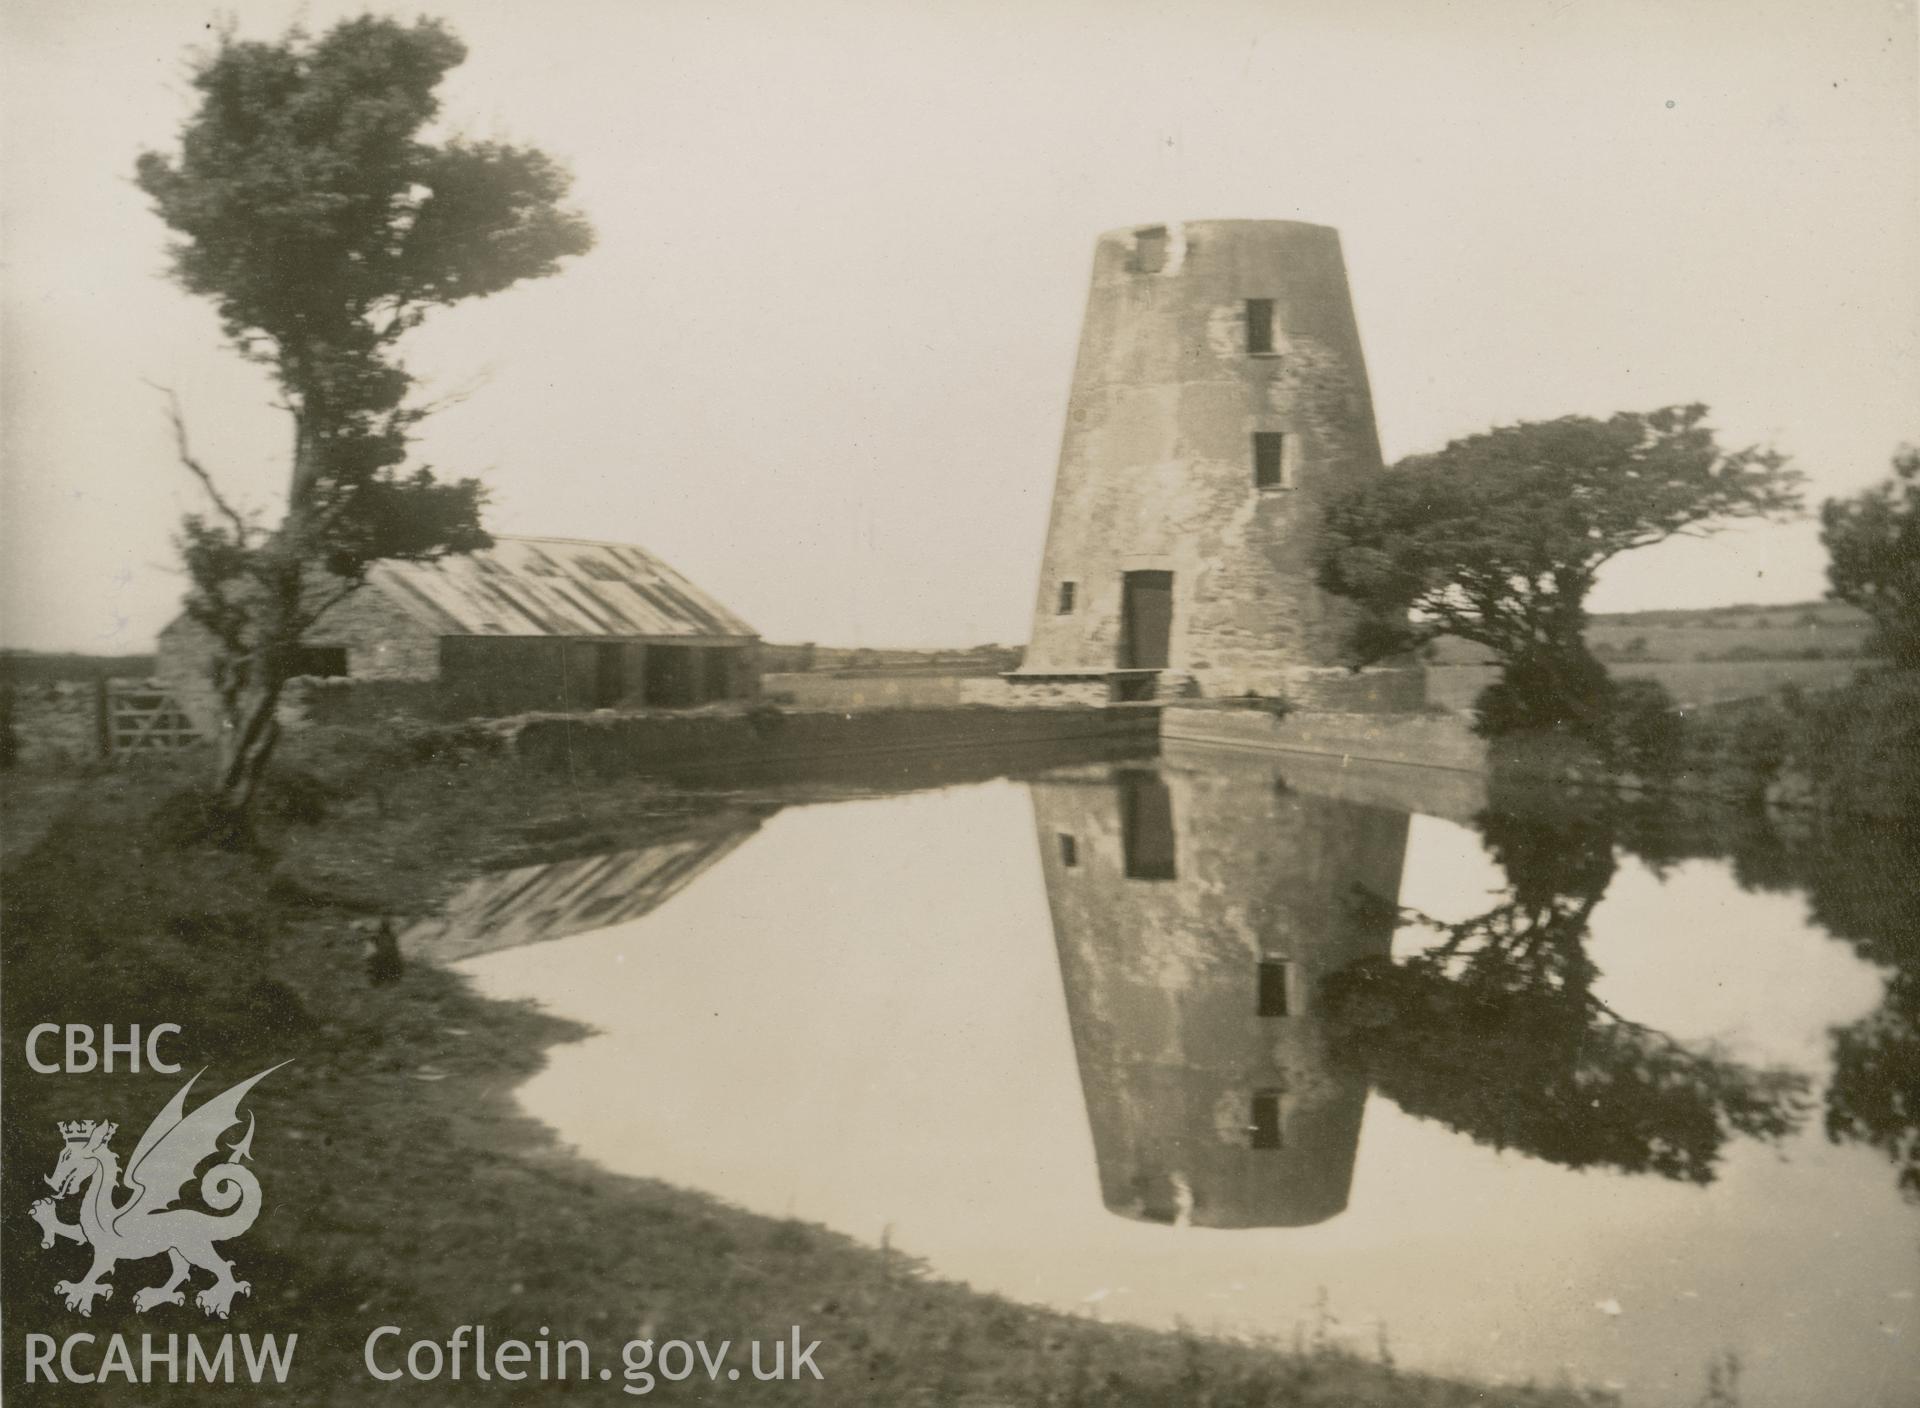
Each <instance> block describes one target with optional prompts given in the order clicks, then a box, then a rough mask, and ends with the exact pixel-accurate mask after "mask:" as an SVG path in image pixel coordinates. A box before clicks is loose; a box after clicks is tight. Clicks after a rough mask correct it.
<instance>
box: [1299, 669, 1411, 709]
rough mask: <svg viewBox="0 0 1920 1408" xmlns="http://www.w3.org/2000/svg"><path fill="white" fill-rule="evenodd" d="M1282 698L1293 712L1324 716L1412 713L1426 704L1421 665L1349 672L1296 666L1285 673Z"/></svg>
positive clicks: (1346, 670)
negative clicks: (1290, 706) (1291, 707)
mask: <svg viewBox="0 0 1920 1408" xmlns="http://www.w3.org/2000/svg"><path fill="white" fill-rule="evenodd" d="M1285 680H1286V683H1285V685H1284V687H1283V689H1282V697H1283V698H1285V699H1286V701H1287V702H1288V703H1289V704H1291V705H1293V706H1294V707H1295V708H1296V709H1301V710H1309V711H1313V712H1317V713H1324V714H1412V713H1418V712H1419V711H1420V710H1421V709H1422V708H1424V707H1425V705H1426V702H1427V672H1426V670H1425V669H1423V668H1422V667H1421V666H1418V665H1408V666H1399V667H1385V668H1373V669H1365V670H1348V669H1342V668H1339V667H1333V668H1321V669H1314V668H1311V667H1297V668H1294V669H1291V670H1288V671H1287V672H1286V676H1285Z"/></svg>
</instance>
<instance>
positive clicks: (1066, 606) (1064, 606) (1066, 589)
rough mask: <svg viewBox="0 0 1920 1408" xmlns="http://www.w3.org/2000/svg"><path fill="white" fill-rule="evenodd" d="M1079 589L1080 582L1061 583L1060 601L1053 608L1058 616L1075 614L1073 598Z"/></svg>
mask: <svg viewBox="0 0 1920 1408" xmlns="http://www.w3.org/2000/svg"><path fill="white" fill-rule="evenodd" d="M1078 591H1079V583H1077V582H1062V583H1061V584H1060V601H1059V604H1058V605H1057V606H1055V607H1054V609H1053V610H1054V614H1055V615H1056V616H1071V615H1073V599H1074V596H1075V595H1076V594H1077V592H1078Z"/></svg>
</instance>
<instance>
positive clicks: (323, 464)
mask: <svg viewBox="0 0 1920 1408" xmlns="http://www.w3.org/2000/svg"><path fill="white" fill-rule="evenodd" d="M465 56H466V49H465V47H464V46H463V45H462V44H461V43H460V41H459V40H458V39H457V38H455V37H454V35H453V34H452V33H451V32H449V31H448V30H447V29H446V28H445V27H444V26H443V25H441V24H440V23H439V22H437V21H434V20H427V19H422V20H419V21H416V22H414V23H413V24H411V25H403V24H400V23H398V22H396V21H393V20H389V19H384V18H377V17H373V16H362V17H361V18H358V19H352V20H347V21H344V22H342V23H341V24H338V25H336V26H335V27H334V28H333V29H331V30H329V31H328V32H327V33H326V34H324V35H322V36H321V37H319V38H317V39H315V38H312V37H310V36H309V35H307V34H306V33H305V32H303V31H301V30H299V29H295V30H292V31H290V32H289V33H287V34H286V35H285V36H283V37H282V38H280V39H278V40H275V41H272V42H252V41H242V40H240V39H238V38H236V37H235V35H234V34H233V33H231V32H230V31H229V32H223V33H221V34H220V35H219V36H218V38H217V41H216V44H215V47H214V48H213V49H212V51H211V52H209V53H207V54H206V55H204V56H202V57H201V58H200V59H199V60H198V61H197V62H196V64H195V66H194V69H193V86H194V88H195V89H196V90H197V91H198V93H199V106H198V108H197V110H196V111H195V112H194V114H193V115H192V116H191V117H190V118H189V119H188V121H187V122H186V124H185V126H184V128H183V130H182V132H181V134H180V143H179V149H178V152H177V153H176V154H171V155H168V154H162V153H159V152H147V153H145V154H143V155H142V156H141V157H140V158H139V162H138V168H137V179H138V182H139V185H140V188H141V189H142V190H143V191H145V192H146V194H147V195H148V196H149V197H151V198H152V201H153V205H154V209H155V211H156V212H157V213H158V214H159V216H160V218H161V219H162V220H163V221H164V222H165V223H166V224H167V225H168V227H169V228H170V229H172V230H173V231H174V233H175V235H176V236H177V238H176V239H175V240H174V241H173V243H172V244H171V246H170V251H169V252H170V257H171V272H172V276H173V278H174V279H175V280H176V281H177V282H178V283H179V284H180V285H181V287H183V288H185V289H186V290H188V291H189V292H191V293H194V294H197V295H200V296H202V297H205V298H207V299H209V300H211V301H212V302H213V304H214V306H215V307H216V308H217V309H218V311H219V314H220V319H221V325H222V327H223V329H224V331H225V333H226V335H227V337H228V338H229V339H230V340H231V342H232V344H233V345H234V346H235V347H236V348H237V349H238V350H239V351H240V353H241V354H242V355H243V356H245V357H247V358H249V359H250V360H253V361H255V362H258V363H261V364H263V365H264V366H266V367H267V368H268V369H269V371H270V374H271V375H272V377H273V379H274V381H275V383H276V385H277V387H278V390H279V392H280V394H281V396H282V404H283V406H284V408H285V409H286V411H287V412H288V414H289V415H290V417H291V418H292V422H293V436H292V469H291V473H290V476H289V482H288V488H287V498H286V503H285V509H284V514H283V515H282V516H281V518H280V519H279V521H278V522H276V523H271V524H263V523H260V522H258V521H256V520H254V519H253V518H251V517H249V516H248V515H246V514H243V513H241V512H240V511H238V510H237V509H236V508H235V506H234V505H233V503H232V501H231V500H229V499H228V498H227V497H226V496H224V495H223V494H222V493H221V491H220V489H219V487H218V485H217V484H216V482H215V479H214V476H213V475H212V474H211V473H210V472H209V471H208V470H207V468H206V467H205V466H204V465H203V464H201V462H200V461H199V460H198V459H197V458H195V456H194V455H193V453H192V451H191V449H190V448H189V446H188V442H187V435H186V427H185V424H184V421H183V420H182V418H181V414H180V409H179V406H178V405H177V403H176V404H173V406H172V415H173V427H174V431H175V435H176V438H177V446H178V450H179V455H180V459H181V461H182V463H183V464H184V465H185V466H186V467H187V468H188V469H189V470H190V471H191V472H192V473H193V474H194V475H195V476H196V477H197V478H198V479H199V480H200V482H201V484H202V485H203V486H204V488H205V489H206V491H207V493H208V495H209V496H210V498H211V501H212V504H213V509H212V511H210V512H208V513H203V514H194V515H190V516H189V517H188V518H187V519H186V520H185V522H184V524H183V526H182V532H181V550H182V555H183V557H184V559H185V563H186V567H187V572H188V576H189V579H190V583H191V585H190V589H189V594H188V598H187V611H188V613H189V615H190V616H191V617H192V618H193V619H194V620H195V621H197V622H198V623H199V624H200V625H202V626H203V627H205V628H206V629H207V630H208V631H209V632H210V633H211V634H212V635H213V637H214V639H215V640H216V641H217V642H218V646H219V650H220V659H219V662H218V666H217V670H216V681H215V682H216V684H217V685H218V687H219V689H220V693H221V698H222V703H223V706H224V709H225V713H226V725H227V737H226V738H225V739H224V740H223V742H224V745H225V746H224V747H223V750H222V759H221V776H220V789H221V792H222V794H223V796H224V797H225V798H226V799H228V800H229V801H230V802H232V803H234V804H236V805H241V806H244V805H245V803H246V802H247V801H248V800H249V799H250V798H251V796H252V792H253V788H254V786H255V785H256V784H257V782H258V778H259V773H260V770H261V769H262V768H263V767H264V765H265V761H266V757H267V755H268V754H270V752H271V750H272V744H273V738H274V734H275V727H274V723H273V711H274V705H275V704H276V703H277V700H278V697H279V694H280V690H281V687H282V685H283V684H284V683H285V680H286V678H287V675H288V671H289V670H290V669H291V668H293V663H294V661H295V659H296V658H297V651H298V647H299V644H300V641H301V639H302V637H303V635H304V634H305V633H306V632H307V631H308V630H310V629H311V628H312V626H313V625H314V623H315V622H317V621H318V620H319V619H320V617H321V616H322V615H323V614H324V613H325V612H326V611H327V610H328V609H330V608H331V607H332V606H333V605H334V604H335V603H337V602H338V601H340V600H342V599H343V598H344V597H345V596H346V595H347V594H349V593H351V592H352V591H353V590H354V589H355V588H356V587H357V586H358V585H359V584H360V582H361V581H362V580H363V579H364V577H365V574H366V571H367V569H368V567H369V566H370V565H371V564H372V563H374V562H376V561H379V560H381V559H383V558H406V559H413V560H431V559H434V558H437V557H440V556H443V555H445V554H448V553H458V552H467V551H472V550H473V549H475V548H477V547H483V546H485V545H486V544H487V543H488V541H489V539H488V537H487V535H486V533H485V531H484V530H483V529H482V527H481V524H480V509H481V505H482V503H483V502H484V499H485V492H484V490H483V488H482V486H481V485H480V484H479V483H478V482H477V481H475V480H472V479H465V478H462V479H456V480H452V481H446V480H442V479H440V478H438V477H437V476H436V475H435V474H434V473H433V471H432V469H431V468H428V467H417V468H413V469H411V470H408V469H405V468H403V466H404V465H405V462H406V459H407V450H408V442H409V439H410V435H411V432H412V430H413V428H414V427H415V426H416V425H417V424H418V423H419V421H420V419H421V418H422V417H423V416H424V415H426V414H427V413H428V409H429V408H427V407H423V406H420V405H418V404H415V403H412V402H410V401H409V399H408V393H409V390H410V388H411V385H412V381H411V378H410V377H409V375H408V373H407V371H406V368H405V366H404V364H403V363H402V361H401V358H400V344H401V340H402V339H403V338H404V337H405V335H406V334H407V333H408V332H410V331H411V330H413V329H414V328H415V327H417V326H418V325H419V324H420V322H421V320H422V319H423V318H424V317H425V316H426V315H427V313H428V311H429V310H431V309H433V308H436V307H445V306H448V305H450V304H454V303H458V302H462V301H465V300H467V299H471V298H480V297H484V296H486V295H488V294H492V293H498V292H500V291H501V290H503V289H506V288H509V287H511V286H512V285H514V284H516V283H518V282H520V281H522V280H525V279H535V278H541V277H544V276H546V275H548V274H551V273H553V272H554V271H555V270H556V269H557V268H558V267H559V265H560V261H561V260H563V259H565V258H567V257H568V256H571V255H578V254H582V253H585V252H586V250H587V249H589V248H590V247H591V245H592V240H593V237H592V232H591V230H590V228H589V226H588V225H587V222H586V221H585V220H584V219H583V218H582V217H581V216H580V215H579V214H577V213H575V212H574V211H572V210H570V209H569V208H567V207H566V206H565V205H564V203H563V202H564V200H565V197H566V194H567V190H568V184H569V178H568V176H567V174H566V172H565V171H564V170H563V169H562V168H561V167H560V166H559V165H557V164H556V163H555V162H554V161H553V160H552V159H551V158H549V157H547V156H545V155H544V154H542V153H540V152H538V151H534V150H531V149H527V148H520V147H514V146H508V145H504V144H501V143H497V142H475V141H467V140H464V139H461V138H457V137H456V138H452V139H450V140H447V141H444V142H441V143H439V144H437V145H436V144H433V143H429V142H426V141H424V140H422V136H421V134H422V132H423V130H424V129H425V128H426V127H427V126H428V125H429V124H430V123H432V122H433V121H434V119H435V118H436V117H437V116H438V113H439V99H438V96H437V94H436V89H437V88H438V86H439V83H440V81H441V79H442V78H443V77H444V76H445V75H446V73H447V72H448V71H449V70H450V69H452V68H453V67H455V66H456V65H458V64H459V63H460V62H461V61H462V60H463V59H464V58H465Z"/></svg>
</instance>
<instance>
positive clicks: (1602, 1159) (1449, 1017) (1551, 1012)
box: [1322, 814, 1807, 1183]
mask: <svg viewBox="0 0 1920 1408" xmlns="http://www.w3.org/2000/svg"><path fill="white" fill-rule="evenodd" d="M1482 830H1483V834H1484V839H1485V842H1486V845H1487V848H1488V850H1489V851H1490V852H1491V853H1492V854H1493V856H1494V857H1495V859H1496V860H1498V861H1499V863H1500V864H1501V866H1502V868H1503V869H1505V871H1506V874H1507V892H1506V895H1505V897H1504V899H1503V901H1502V902H1501V903H1500V904H1498V905H1496V906H1495V907H1494V908H1492V909H1490V910H1488V911H1487V912H1486V913H1484V914H1479V915H1476V916H1474V917H1473V918H1471V919H1468V920H1465V921H1463V922H1461V923H1457V924H1443V923H1440V922H1439V921H1437V920H1433V919H1431V918H1428V917H1427V916H1425V915H1421V914H1418V913H1417V912H1414V911H1411V910H1408V911H1403V912H1402V913H1403V917H1404V918H1405V919H1407V920H1410V921H1412V922H1414V923H1417V924H1420V925H1423V926H1425V927H1427V928H1429V929H1431V930H1432V931H1433V932H1434V933H1435V934H1436V935H1437V936H1438V942H1436V943H1435V944H1434V945H1433V946H1431V947H1429V948H1428V949H1427V950H1425V951H1424V952H1421V953H1417V954H1413V955H1410V956H1408V957H1406V958H1403V959H1400V960H1397V961H1396V960H1394V959H1391V958H1386V957H1381V958H1372V959H1368V960H1365V961H1363V962H1360V963H1357V964H1354V965H1352V966H1351V967H1348V968H1346V969H1343V970H1342V971H1340V972H1338V973H1335V974H1333V975H1332V976H1331V977H1329V978H1328V979H1327V980H1326V981H1325V983H1324V984H1323V987H1322V1000H1323V1002H1324V1003H1325V1007H1324V1009H1323V1010H1324V1011H1325V1012H1326V1013H1327V1014H1328V1016H1329V1018H1330V1020H1331V1022H1332V1024H1333V1028H1334V1032H1335V1037H1334V1042H1335V1051H1336V1053H1337V1054H1338V1055H1339V1056H1340V1057H1341V1058H1342V1059H1343V1060H1346V1061H1350V1062H1352V1063H1353V1064H1355V1065H1357V1066H1358V1067H1360V1068H1361V1069H1363V1070H1364V1071H1365V1072H1366V1073H1367V1075H1368V1076H1369V1078H1370V1079H1371V1080H1372V1082H1373V1083H1374V1085H1375V1086H1376V1088H1378V1089H1379V1091H1380V1092H1381V1093H1382V1094H1383V1095H1386V1096H1387V1097H1388V1098H1389V1099H1391V1100H1392V1101H1393V1102H1394V1103H1395V1104H1397V1105H1399V1106H1400V1107H1401V1108H1402V1109H1403V1110H1405V1111H1406V1112H1407V1113H1408V1114H1411V1115H1415V1116H1419V1117H1421V1118H1426V1119H1434V1120H1438V1121H1440V1122H1441V1123H1442V1124H1445V1125H1446V1126H1447V1127H1448V1128H1450V1129H1455V1130H1458V1131H1460V1132H1461V1133H1463V1134H1466V1135H1469V1136H1470V1137H1472V1138H1473V1139H1475V1140H1476V1141H1478V1142H1480V1143H1484V1144H1490V1145H1492V1146H1493V1147H1495V1148H1498V1149H1508V1148H1511V1149H1518V1150H1520V1151H1522V1152H1524V1153H1527V1154H1531V1155H1533V1156H1535V1157H1537V1158H1542V1159H1547V1160H1550V1161H1552V1162H1554V1163H1557V1164H1562V1165H1565V1166H1566V1167H1569V1168H1586V1167H1591V1166H1606V1167H1613V1168H1618V1169H1621V1170H1624V1171H1626V1172H1629V1173H1658V1174H1662V1175H1664V1176H1665V1177H1668V1178H1676V1179H1684V1180H1687V1181H1690V1182H1694V1183H1707V1182H1710V1181H1712V1179H1713V1175H1714V1164H1715V1161H1716V1160H1717V1158H1718V1156H1719V1152H1720V1149H1721V1146H1722V1145H1723V1144H1724V1143H1725V1142H1726V1140H1727V1139H1728V1138H1729V1137H1730V1136H1731V1135H1734V1134H1745V1135H1749V1136H1752V1137H1756V1138H1767V1139H1777V1138H1779V1137H1780V1136H1782V1135H1784V1134H1787V1133H1789V1132H1790V1131H1792V1130H1793V1129H1794V1128H1795V1127H1796V1126H1797V1125H1798V1123H1799V1121H1800V1119H1801V1117H1802V1115H1803V1114H1804V1112H1805V1095H1806V1088H1807V1081H1806V1078H1805V1077H1803V1076H1801V1075H1798V1074H1796V1073H1794V1072H1792V1071H1788V1070H1784V1069H1777V1068H1776V1069H1759V1068H1755V1067H1752V1066H1747V1065H1744V1064H1742V1063H1740V1062H1737V1061H1733V1060H1730V1059H1728V1058H1727V1057H1726V1056H1725V1055H1724V1054H1723V1053H1721V1052H1719V1051H1717V1050H1716V1049H1714V1048H1713V1047H1711V1046H1708V1045H1696V1044H1687V1043H1682V1042H1678V1041H1675V1040H1674V1039H1672V1038H1671V1037H1668V1036H1665V1035H1663V1034H1662V1033H1660V1032H1656V1031H1653V1030H1651V1029H1649V1028H1647V1027H1644V1026H1641V1025H1639V1024H1638V1023H1635V1022H1631V1021H1628V1020H1627V1019H1626V1018H1624V1017H1622V1016H1621V1015H1620V1014H1618V1013H1616V1012H1614V1011H1613V1010H1612V1009H1610V1008H1609V1007H1608V1006H1607V1005H1606V1004H1605V1003H1604V1002H1602V1001H1601V1000H1600V998H1599V997H1598V996H1597V995H1596V994H1595V992H1594V990H1593V987H1594V982H1595V979H1596V978H1597V977H1598V976H1599V972H1598V970H1597V969H1596V968H1595V967H1594V965H1593V962H1592V960H1591V959H1590V958H1589V957H1588V955H1587V934H1588V922H1589V919H1590V917H1591V915H1592V912H1593V909H1594V906H1595V905H1597V904H1598V903H1599V901H1600V897H1601V896H1602V895H1603V894H1604V893H1605V892H1606V888H1607V885H1608V883H1609V882H1610V881H1611V880H1612V878H1613V873H1614V860H1613V829H1612V827H1611V826H1610V825H1608V824H1606V823H1605V822H1603V821H1595V820H1593V819H1591V818H1579V819H1556V820H1555V821H1552V822H1545V821H1542V820H1540V819H1538V818H1533V817H1528V818H1524V819H1523V818H1520V817H1517V816H1511V815H1503V814H1490V815H1488V816H1487V817H1485V818H1483V819H1482Z"/></svg>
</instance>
